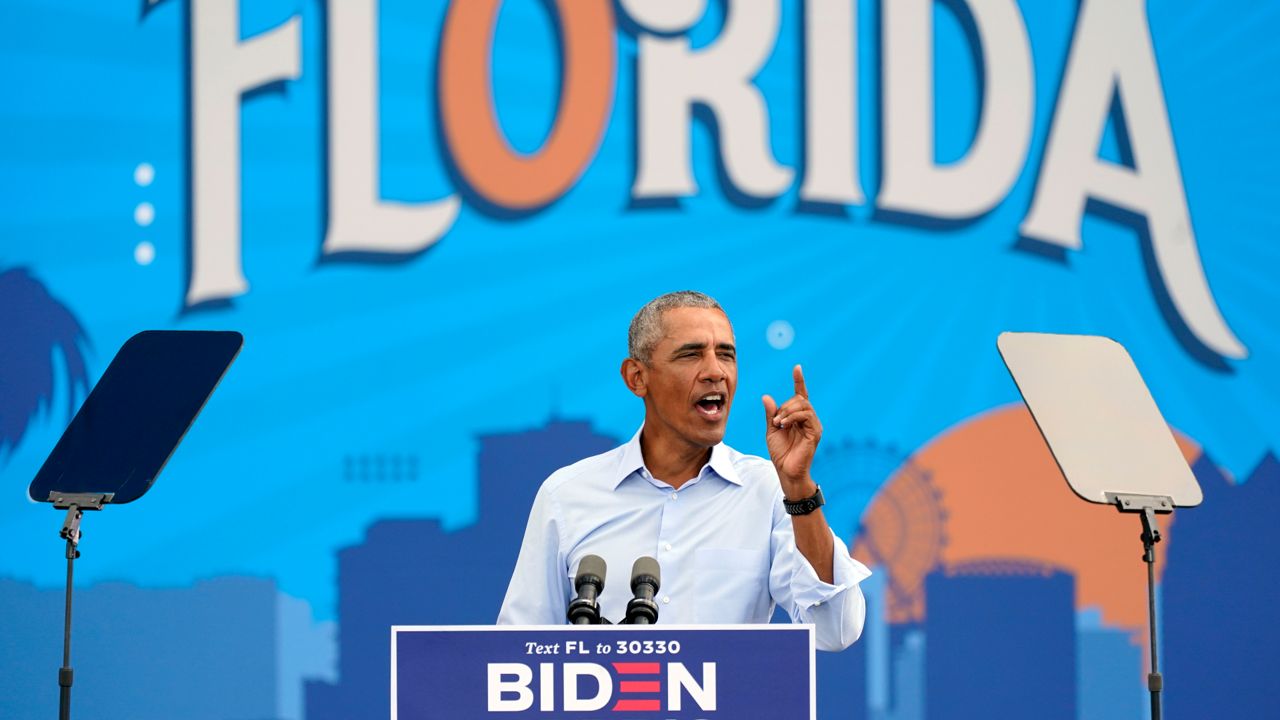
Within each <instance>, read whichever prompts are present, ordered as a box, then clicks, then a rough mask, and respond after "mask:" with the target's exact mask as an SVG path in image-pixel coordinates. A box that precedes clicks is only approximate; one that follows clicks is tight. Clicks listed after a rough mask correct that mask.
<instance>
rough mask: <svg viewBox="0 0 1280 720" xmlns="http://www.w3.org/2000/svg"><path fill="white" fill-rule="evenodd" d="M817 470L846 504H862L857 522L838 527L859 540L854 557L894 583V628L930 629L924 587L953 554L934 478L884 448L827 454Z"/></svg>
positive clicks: (871, 445)
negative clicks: (924, 625)
mask: <svg viewBox="0 0 1280 720" xmlns="http://www.w3.org/2000/svg"><path fill="white" fill-rule="evenodd" d="M814 466H815V467H814V473H815V475H818V473H819V472H821V475H820V477H822V478H823V482H824V483H825V484H834V487H835V488H838V491H839V494H840V496H841V497H850V496H852V497H854V498H858V499H859V500H861V503H860V504H859V508H861V510H860V513H859V514H858V515H857V516H856V517H857V518H858V519H857V520H851V521H841V520H840V519H839V518H838V517H832V518H831V519H832V521H833V526H834V527H836V529H837V531H840V534H841V535H842V536H845V537H849V536H852V537H853V542H851V543H850V547H851V548H852V550H851V552H852V554H853V556H854V557H856V558H857V559H858V560H860V561H862V562H864V563H866V564H867V565H876V566H879V567H880V568H881V569H882V570H883V571H885V574H886V575H887V576H888V597H887V598H886V600H887V603H886V605H887V611H888V620H889V622H891V623H895V624H898V623H914V622H920V621H922V620H923V619H924V579H925V576H926V575H928V574H929V573H930V572H932V571H933V570H935V569H937V568H938V567H939V566H940V565H941V562H942V550H943V548H944V547H945V546H946V531H945V523H946V512H945V510H943V506H942V500H941V495H940V491H939V490H938V488H937V487H936V486H935V485H934V484H933V482H932V481H931V479H930V475H929V472H928V471H926V470H924V469H923V468H921V467H919V466H918V465H916V464H915V463H914V462H913V461H912V459H911V458H910V457H908V456H906V455H904V454H902V453H901V452H899V451H898V450H897V449H896V448H895V447H894V446H893V445H883V444H880V443H878V442H876V441H863V442H855V441H846V442H844V443H842V444H839V445H836V446H834V447H832V448H831V449H829V450H825V451H822V452H820V453H819V456H818V458H815V461H814ZM833 481H834V482H833ZM832 495H833V496H834V495H836V493H832ZM845 528H851V529H852V532H851V533H847V532H846V531H845Z"/></svg>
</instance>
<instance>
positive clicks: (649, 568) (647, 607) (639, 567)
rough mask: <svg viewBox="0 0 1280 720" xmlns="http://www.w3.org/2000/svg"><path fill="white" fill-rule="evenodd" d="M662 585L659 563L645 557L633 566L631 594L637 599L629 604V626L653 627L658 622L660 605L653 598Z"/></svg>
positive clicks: (627, 620) (627, 622) (633, 599)
mask: <svg viewBox="0 0 1280 720" xmlns="http://www.w3.org/2000/svg"><path fill="white" fill-rule="evenodd" d="M661 585H662V570H660V569H659V568H658V561H657V560H654V559H653V558H651V557H648V556H645V557H642V558H639V559H637V560H636V564H635V565H632V566H631V592H632V593H634V594H635V597H634V598H632V599H631V602H629V603H627V619H626V621H625V622H626V624H628V625H652V624H654V623H656V622H658V603H656V602H654V601H653V596H654V595H657V594H658V588H659V587H661Z"/></svg>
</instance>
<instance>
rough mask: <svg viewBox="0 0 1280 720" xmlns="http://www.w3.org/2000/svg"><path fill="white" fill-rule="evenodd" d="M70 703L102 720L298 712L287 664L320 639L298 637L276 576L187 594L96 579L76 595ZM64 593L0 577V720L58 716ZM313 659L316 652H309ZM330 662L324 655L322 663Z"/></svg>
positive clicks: (296, 676)
mask: <svg viewBox="0 0 1280 720" xmlns="http://www.w3.org/2000/svg"><path fill="white" fill-rule="evenodd" d="M74 611H75V614H74V634H73V637H72V651H73V652H72V656H71V661H72V667H73V668H74V669H75V684H74V686H73V690H72V708H73V710H74V713H75V714H76V715H77V716H83V717H92V718H99V719H101V720H117V719H118V720H125V719H126V718H127V719H128V720H173V718H184V719H185V720H234V719H244V720H249V719H250V718H253V719H256V720H268V719H269V718H291V719H292V718H298V717H300V709H301V708H300V705H301V703H300V700H299V698H298V697H297V692H296V688H298V687H299V684H300V682H301V678H302V674H304V673H305V674H311V675H314V674H317V673H318V672H323V669H322V668H321V667H318V666H317V665H315V664H307V663H306V662H303V661H301V660H300V659H299V658H297V657H291V655H290V654H291V653H292V652H293V651H294V650H300V651H306V650H308V649H314V648H315V647H317V646H320V647H322V646H323V643H317V642H312V641H308V640H307V639H306V638H304V637H299V636H298V635H297V634H296V632H294V631H293V630H292V629H291V628H296V627H297V626H298V625H299V624H300V623H299V618H297V617H294V616H295V615H297V614H298V612H299V611H301V612H302V613H303V614H305V615H306V616H307V617H306V618H305V619H303V620H302V622H301V624H302V625H309V620H310V618H309V615H310V607H309V606H307V605H306V604H305V603H302V602H301V601H298V600H296V599H293V598H288V597H287V596H283V595H281V594H280V593H279V591H278V590H277V589H276V586H275V582H274V581H272V580H269V579H263V578H252V577H220V578H215V579H212V580H204V581H200V582H197V583H195V585H194V586H192V587H186V588H145V587H139V586H137V585H133V584H130V583H121V582H107V583H98V584H96V585H92V586H89V587H86V588H76V590H75V599H74ZM62 616H63V589H62V588H56V589H42V588H37V587H36V586H34V585H32V584H30V583H27V582H22V581H18V580H13V579H7V578H5V579H0V717H3V718H5V720H43V719H44V718H50V717H54V716H55V715H56V714H57V709H58V686H57V680H56V678H57V670H58V668H59V667H60V666H61V664H62V619H63V617H62ZM313 656H314V653H313ZM320 659H321V660H323V658H320Z"/></svg>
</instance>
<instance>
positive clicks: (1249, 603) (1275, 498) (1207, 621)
mask: <svg viewBox="0 0 1280 720" xmlns="http://www.w3.org/2000/svg"><path fill="white" fill-rule="evenodd" d="M1192 470H1193V471H1194V472H1195V474H1196V479H1197V480H1199V482H1200V487H1201V488H1202V489H1203V490H1204V502H1203V503H1202V504H1201V505H1200V506H1199V507H1196V508H1185V509H1181V510H1178V511H1177V513H1176V516H1175V520H1174V522H1175V525H1174V529H1173V532H1171V533H1170V540H1169V549H1168V555H1167V558H1168V566H1167V567H1166V568H1165V570H1164V577H1163V579H1162V582H1161V593H1162V594H1161V616H1160V620H1161V626H1162V628H1163V634H1162V636H1161V637H1162V640H1163V642H1162V644H1161V646H1160V654H1161V658H1162V661H1163V664H1162V665H1161V672H1162V673H1163V674H1164V676H1165V685H1166V690H1165V693H1164V697H1165V703H1166V704H1167V705H1168V707H1169V715H1170V717H1175V716H1176V717H1178V718H1208V717H1222V718H1226V717H1256V716H1258V713H1261V712H1265V711H1264V710H1263V708H1267V707H1271V706H1272V705H1273V704H1274V697H1273V695H1274V693H1273V692H1272V690H1271V680H1272V679H1273V675H1272V669H1273V668H1275V667H1276V665H1277V664H1280V623H1277V622H1276V617H1275V610H1274V608H1273V607H1272V606H1273V605H1274V603H1275V599H1276V598H1277V597H1280V574H1277V572H1276V568H1277V567H1280V525H1277V523H1276V521H1275V513H1276V510H1277V508H1278V507H1280V462H1277V460H1276V457H1275V456H1274V455H1271V454H1267V455H1266V457H1264V458H1263V459H1262V461H1261V462H1260V463H1259V464H1258V466H1257V467H1256V468H1255V469H1254V470H1253V472H1252V473H1250V475H1249V478H1248V479H1247V480H1246V481H1245V482H1243V483H1239V484H1234V483H1232V482H1231V481H1229V480H1228V479H1227V478H1226V477H1224V476H1223V475H1222V473H1221V471H1219V470H1218V468H1217V466H1216V465H1215V464H1214V462H1213V460H1212V459H1211V458H1209V457H1208V455H1207V454H1204V455H1201V457H1200V459H1199V461H1197V462H1196V464H1195V465H1194V466H1192Z"/></svg>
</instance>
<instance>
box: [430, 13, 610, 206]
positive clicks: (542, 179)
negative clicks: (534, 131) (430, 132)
mask: <svg viewBox="0 0 1280 720" xmlns="http://www.w3.org/2000/svg"><path fill="white" fill-rule="evenodd" d="M501 5H502V0H455V2H454V3H453V4H452V5H451V6H450V7H449V14H448V16H447V17H446V18H445V26H444V36H443V38H442V39H441V46H440V88H439V93H440V117H441V119H442V122H443V125H444V128H443V129H444V135H445V138H446V140H447V141H448V144H449V150H450V152H451V154H452V156H453V160H454V163H455V165H456V166H457V168H458V171H459V172H460V173H461V174H462V177H463V178H464V179H465V180H466V182H467V183H468V184H469V185H470V186H471V187H472V188H473V189H474V190H475V191H476V192H478V193H480V194H481V195H483V196H484V197H485V199H486V200H488V201H489V202H492V203H494V204H497V205H501V206H503V207H507V208H511V209H518V210H528V209H533V208H538V207H541V206H543V205H546V204H547V203H550V202H552V201H553V200H555V199H556V198H558V197H560V196H561V195H563V194H564V193H565V192H566V191H567V190H568V189H569V188H570V187H572V186H573V183H574V182H576V181H577V179H578V177H580V176H581V175H582V172H583V170H585V169H586V167H587V164H588V163H590V162H591V158H592V157H593V156H594V155H595V153H596V150H597V149H598V148H599V147H600V140H601V137H602V136H603V135H604V129H605V125H606V124H607V123H608V120H609V110H610V105H611V104H612V102H613V82H614V53H615V47H614V41H613V32H614V28H613V9H612V7H611V6H610V4H609V0H556V3H555V5H556V14H557V15H559V21H560V34H561V37H562V38H563V53H564V58H563V70H562V73H563V77H562V86H561V92H560V105H559V107H558V108H556V119H555V124H554V125H553V126H552V128H551V133H550V134H549V135H548V137H547V140H546V142H544V143H543V145H542V148H541V149H540V150H538V152H536V153H534V154H532V155H522V154H519V153H517V152H516V151H515V150H514V149H512V148H511V146H510V145H509V144H508V143H507V140H506V136H505V135H504V134H503V132H502V129H501V128H500V127H499V126H498V117H497V113H496V112H494V108H493V93H492V87H493V85H492V76H491V75H492V67H491V65H492V58H493V32H494V27H495V25H496V24H497V19H498V9H499V7H500V6H501Z"/></svg>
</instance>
